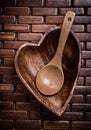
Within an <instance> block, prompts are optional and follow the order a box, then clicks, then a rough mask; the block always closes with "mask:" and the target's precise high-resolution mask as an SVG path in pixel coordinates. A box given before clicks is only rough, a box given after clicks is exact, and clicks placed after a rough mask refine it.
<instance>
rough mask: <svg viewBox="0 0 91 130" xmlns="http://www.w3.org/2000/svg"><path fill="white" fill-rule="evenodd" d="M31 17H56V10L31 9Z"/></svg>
mask: <svg viewBox="0 0 91 130" xmlns="http://www.w3.org/2000/svg"><path fill="white" fill-rule="evenodd" d="M32 13H33V15H57V8H33V9H32Z"/></svg>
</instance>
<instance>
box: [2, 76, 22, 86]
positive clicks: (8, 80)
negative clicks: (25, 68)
mask: <svg viewBox="0 0 91 130" xmlns="http://www.w3.org/2000/svg"><path fill="white" fill-rule="evenodd" d="M3 83H4V84H17V83H21V82H20V80H19V78H18V76H17V75H3Z"/></svg>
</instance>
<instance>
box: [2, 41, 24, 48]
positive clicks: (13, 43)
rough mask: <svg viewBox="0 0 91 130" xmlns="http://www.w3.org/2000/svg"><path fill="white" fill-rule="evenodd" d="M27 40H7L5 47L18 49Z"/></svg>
mask: <svg viewBox="0 0 91 130" xmlns="http://www.w3.org/2000/svg"><path fill="white" fill-rule="evenodd" d="M24 43H25V42H23V41H5V42H4V48H5V49H18V48H19V47H20V46H21V45H23V44H24Z"/></svg>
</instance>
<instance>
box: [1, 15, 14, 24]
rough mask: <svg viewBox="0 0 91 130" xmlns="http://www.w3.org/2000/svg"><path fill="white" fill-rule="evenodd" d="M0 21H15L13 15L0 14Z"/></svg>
mask: <svg viewBox="0 0 91 130" xmlns="http://www.w3.org/2000/svg"><path fill="white" fill-rule="evenodd" d="M0 23H15V16H10V15H1V16H0Z"/></svg>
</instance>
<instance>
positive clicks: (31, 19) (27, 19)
mask: <svg viewBox="0 0 91 130" xmlns="http://www.w3.org/2000/svg"><path fill="white" fill-rule="evenodd" d="M43 21H44V19H43V17H42V16H19V23H23V24H24V23H25V24H38V23H43Z"/></svg>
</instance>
